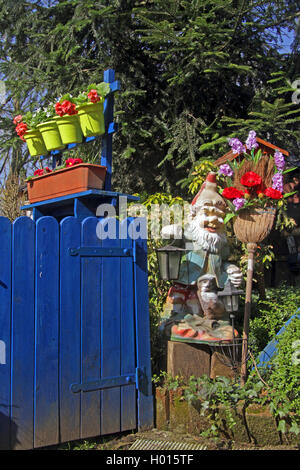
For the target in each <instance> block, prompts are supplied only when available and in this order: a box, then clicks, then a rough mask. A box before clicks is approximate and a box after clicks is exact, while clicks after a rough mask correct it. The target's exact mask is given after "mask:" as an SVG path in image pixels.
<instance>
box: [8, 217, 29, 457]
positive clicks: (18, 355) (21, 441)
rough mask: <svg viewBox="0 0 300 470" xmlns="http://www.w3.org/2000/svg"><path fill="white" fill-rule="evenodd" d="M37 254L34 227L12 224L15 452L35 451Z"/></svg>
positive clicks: (26, 220) (20, 221)
mask: <svg viewBox="0 0 300 470" xmlns="http://www.w3.org/2000/svg"><path fill="white" fill-rule="evenodd" d="M34 252H35V223H34V222H33V220H31V219H30V218H28V217H19V218H18V219H16V220H15V222H14V224H13V252H12V255H13V258H12V259H13V271H12V301H13V305H12V382H11V416H12V422H13V423H14V424H15V425H16V426H17V439H16V442H15V446H14V448H17V449H32V448H33V431H34V423H33V414H34V408H33V406H34V400H33V391H34V287H35V286H34Z"/></svg>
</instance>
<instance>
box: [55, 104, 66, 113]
mask: <svg viewBox="0 0 300 470" xmlns="http://www.w3.org/2000/svg"><path fill="white" fill-rule="evenodd" d="M55 112H56V114H58V115H59V116H60V117H62V116H63V115H64V114H65V113H64V112H63V110H62V106H61V104H60V103H59V102H57V103H56V105H55Z"/></svg>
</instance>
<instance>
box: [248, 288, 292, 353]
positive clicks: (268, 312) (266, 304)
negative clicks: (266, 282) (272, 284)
mask: <svg viewBox="0 0 300 470" xmlns="http://www.w3.org/2000/svg"><path fill="white" fill-rule="evenodd" d="M299 299H300V287H293V286H288V285H287V284H282V286H280V287H276V288H272V289H266V299H265V300H259V299H258V298H257V296H254V299H253V300H254V301H253V304H252V306H253V309H252V312H251V317H252V318H251V320H250V327H249V343H250V349H251V351H252V353H253V355H254V356H256V355H257V354H259V353H260V351H262V350H263V349H264V348H265V347H266V345H267V344H268V343H269V341H271V340H272V339H273V338H274V336H275V335H276V334H277V333H278V331H279V330H280V328H281V327H282V326H283V325H284V323H285V322H286V321H287V320H288V319H289V318H291V316H292V315H293V314H294V313H295V312H296V311H297V309H298V308H299V307H300V302H299Z"/></svg>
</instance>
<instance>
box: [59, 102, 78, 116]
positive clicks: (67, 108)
mask: <svg viewBox="0 0 300 470" xmlns="http://www.w3.org/2000/svg"><path fill="white" fill-rule="evenodd" d="M61 109H62V111H63V113H64V114H69V115H70V116H71V115H72V114H77V113H78V111H76V105H75V104H74V103H71V101H68V100H64V101H63V102H62V104H61Z"/></svg>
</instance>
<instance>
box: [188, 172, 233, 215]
mask: <svg viewBox="0 0 300 470" xmlns="http://www.w3.org/2000/svg"><path fill="white" fill-rule="evenodd" d="M191 204H192V209H193V211H197V209H199V208H200V207H202V206H204V205H209V206H211V205H214V206H216V207H218V208H219V209H221V210H223V211H224V210H225V209H226V207H227V206H226V202H225V201H224V199H223V198H222V196H220V194H219V193H218V191H217V179H216V173H215V172H213V171H211V172H210V173H208V175H207V177H206V180H205V181H204V183H203V184H202V186H201V188H200V191H199V192H198V193H197V194H196V196H195V197H194V199H193V200H192V203H191Z"/></svg>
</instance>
